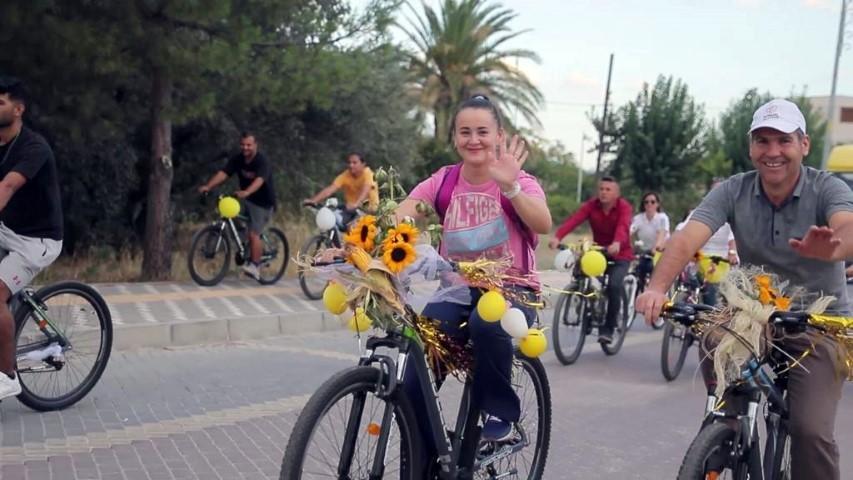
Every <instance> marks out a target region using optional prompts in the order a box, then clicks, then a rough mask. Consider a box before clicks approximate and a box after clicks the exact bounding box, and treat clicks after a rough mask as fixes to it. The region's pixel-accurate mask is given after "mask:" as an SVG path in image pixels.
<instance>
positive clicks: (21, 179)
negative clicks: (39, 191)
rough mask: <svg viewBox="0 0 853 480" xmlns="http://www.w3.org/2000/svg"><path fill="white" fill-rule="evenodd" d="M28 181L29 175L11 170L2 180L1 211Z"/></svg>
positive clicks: (0, 186) (0, 192) (0, 184)
mask: <svg viewBox="0 0 853 480" xmlns="http://www.w3.org/2000/svg"><path fill="white" fill-rule="evenodd" d="M25 183H27V177H25V176H23V175H21V174H20V173H18V172H14V171H13V172H9V173H7V174H6V176H5V177H3V180H0V211H3V209H4V208H6V205H7V204H8V203H9V200H10V199H11V198H12V195H14V194H15V192H17V191H18V190H19V189H20V188H21V187H23V186H24V184H25Z"/></svg>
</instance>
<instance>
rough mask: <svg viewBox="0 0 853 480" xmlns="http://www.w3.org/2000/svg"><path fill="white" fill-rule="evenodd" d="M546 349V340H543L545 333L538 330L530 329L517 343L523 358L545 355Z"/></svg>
mask: <svg viewBox="0 0 853 480" xmlns="http://www.w3.org/2000/svg"><path fill="white" fill-rule="evenodd" d="M546 348H548V340H547V339H546V338H545V332H543V331H542V330H540V329H538V328H531V329H530V330H528V331H527V336H526V337H524V338H522V339H521V341H520V342H518V349H519V350H521V353H523V354H524V355H525V356H527V357H530V358H536V357H538V356H539V355H542V354H543V353H545V349H546Z"/></svg>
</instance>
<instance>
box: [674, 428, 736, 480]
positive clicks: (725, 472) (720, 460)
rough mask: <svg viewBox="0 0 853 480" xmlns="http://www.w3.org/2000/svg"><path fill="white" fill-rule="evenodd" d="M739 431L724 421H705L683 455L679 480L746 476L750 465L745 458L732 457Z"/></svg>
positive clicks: (719, 479)
mask: <svg viewBox="0 0 853 480" xmlns="http://www.w3.org/2000/svg"><path fill="white" fill-rule="evenodd" d="M736 441H737V434H736V432H735V430H734V428H732V427H731V426H729V425H728V424H726V423H723V422H717V423H712V424H709V425H706V426H705V427H704V428H702V430H700V431H699V434H698V435H696V438H695V439H693V443H691V444H690V448H688V449H687V454H686V455H685V456H684V461H683V462H682V463H681V468H680V469H679V470H678V480H707V479H709V478H714V479H718V480H747V479H748V478H749V465H748V464H747V462H746V461H745V460H744V459H737V460H735V461H732V459H731V452H732V451H733V449H735V448H736V445H735V444H734V442H736Z"/></svg>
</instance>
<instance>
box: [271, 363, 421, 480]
mask: <svg viewBox="0 0 853 480" xmlns="http://www.w3.org/2000/svg"><path fill="white" fill-rule="evenodd" d="M379 375H380V372H379V370H378V369H376V368H374V367H365V366H359V367H352V368H348V369H346V370H343V371H341V372H338V373H337V374H335V375H334V376H333V377H332V378H330V379H329V380H327V381H326V382H325V383H324V384H323V385H322V386H320V388H319V389H318V390H317V391H316V392H315V393H314V394H313V395H312V396H311V398H310V399H309V400H308V403H307V404H306V405H305V408H303V409H302V412H301V413H300V414H299V418H298V419H297V421H296V424H295V425H294V427H293V430H292V433H291V434H290V439H289V441H288V443H287V448H286V449H285V452H284V458H283V460H282V463H281V474H280V477H279V478H280V479H281V480H309V479H310V480H313V479H314V478H318V477H314V476H307V477H303V470H304V468H305V467H306V460H308V456H309V455H310V453H311V452H313V451H317V449H309V443H310V442H311V441H312V439H314V437H315V433H317V432H316V431H315V429H317V427H318V426H320V425H321V423H320V422H321V421H322V420H323V418H324V417H325V416H326V414H327V413H328V412H329V410H330V409H331V408H333V407H334V406H335V404H336V403H337V402H338V401H339V400H341V399H343V398H345V397H346V396H348V395H350V394H352V393H364V394H365V395H367V394H368V393H375V392H376V387H377V383H378V382H379V379H380V377H379ZM390 401H391V402H392V403H393V404H394V407H395V420H396V424H397V427H398V429H399V434H400V437H399V440H400V456H399V459H400V464H401V465H400V475H399V479H400V480H416V479H418V478H419V476H421V475H423V470H422V468H421V463H422V460H421V458H420V450H419V449H418V448H416V442H417V441H418V440H420V433H419V430H418V425H417V417H416V415H415V411H414V409H413V408H412V405H411V403H410V401H409V399H408V397H407V396H406V395H405V393H403V392H402V390H401V389H397V390H396V391H395V392H394V393H393V394H392V395H391V397H390ZM346 413H349V412H346ZM380 418H381V415H380ZM332 435H335V434H334V433H333V434H332ZM325 438H326V439H328V435H326V436H325ZM366 443H368V446H369V444H370V442H369V441H368V442H366ZM360 444H361V442H358V441H357V442H356V445H360ZM334 451H338V452H339V451H340V450H337V449H336V450H334ZM388 456H393V452H392V451H390V450H389V451H388V452H386V461H387V458H388ZM365 458H366V459H368V461H372V460H373V456H372V455H367V456H366V457H365ZM338 460H339V459H334V462H335V464H334V465H327V466H328V467H329V468H330V473H328V474H323V472H321V471H319V470H315V471H314V472H313V473H316V474H318V475H323V477H319V478H338V477H340V475H338V472H337V467H338ZM309 465H310V464H309ZM311 468H319V467H317V466H316V465H311ZM351 473H352V472H347V474H351ZM357 473H358V472H357ZM346 478H367V475H359V476H346ZM371 478H372V477H371ZM382 478H389V477H386V476H385V475H383V477H382ZM393 478H397V476H396V475H395V476H394V477H393Z"/></svg>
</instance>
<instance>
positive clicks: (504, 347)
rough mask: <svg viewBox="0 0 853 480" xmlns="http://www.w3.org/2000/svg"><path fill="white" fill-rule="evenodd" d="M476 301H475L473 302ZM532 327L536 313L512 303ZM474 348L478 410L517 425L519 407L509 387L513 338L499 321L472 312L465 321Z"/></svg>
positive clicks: (475, 392)
mask: <svg viewBox="0 0 853 480" xmlns="http://www.w3.org/2000/svg"><path fill="white" fill-rule="evenodd" d="M475 301H476V299H475ZM512 304H513V307H515V308H518V309H520V310H521V311H522V312H524V316H525V318H526V319H527V324H528V325H530V324H532V322H533V320H534V319H535V318H536V312H535V311H534V310H533V309H532V308H530V307H528V306H526V305H523V304H520V303H519V302H517V301H515V300H513V301H512ZM468 325H469V328H470V330H471V340H472V343H473V345H474V378H473V388H472V391H473V393H474V401H475V403H476V405H477V406H479V407H480V409H481V410H483V411H484V412H486V413H487V414H489V415H492V416H495V417H497V418H499V419H501V420H504V421H507V422H517V421H518V419H519V415H520V411H521V406H520V401H519V399H518V395H516V394H515V391H514V390H513V387H512V358H513V347H512V337H510V335H509V334H508V333H506V331H504V329H503V328H502V327H501V325H500V322H486V321H485V320H483V319H482V318H480V315H479V314H478V313H477V310H476V309H474V310H473V311H472V312H471V315H470V317H469V318H468Z"/></svg>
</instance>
